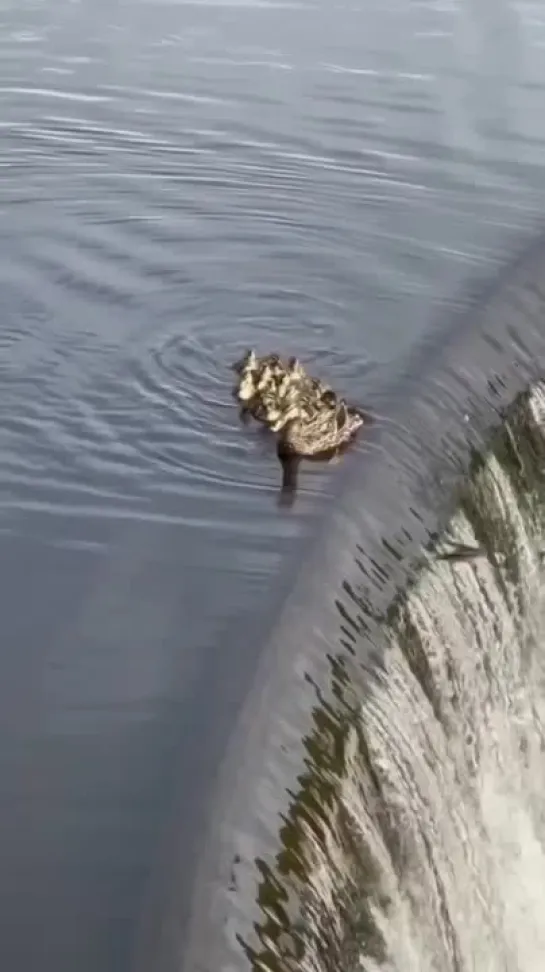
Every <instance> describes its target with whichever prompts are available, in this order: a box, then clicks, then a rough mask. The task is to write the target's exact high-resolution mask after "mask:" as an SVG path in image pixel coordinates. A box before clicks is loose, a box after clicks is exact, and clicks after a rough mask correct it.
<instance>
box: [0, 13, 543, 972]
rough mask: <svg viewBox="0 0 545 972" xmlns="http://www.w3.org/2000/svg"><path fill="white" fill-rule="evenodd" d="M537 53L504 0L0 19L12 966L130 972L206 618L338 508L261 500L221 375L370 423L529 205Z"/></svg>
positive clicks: (194, 703)
mask: <svg viewBox="0 0 545 972" xmlns="http://www.w3.org/2000/svg"><path fill="white" fill-rule="evenodd" d="M544 43H545V19H544V18H543V14H542V10H541V4H539V3H530V2H526V3H519V4H515V3H513V4H511V5H507V4H506V3H505V2H503V0H501V2H500V0H494V2H492V0H468V2H460V3H454V2H453V3H447V2H445V3H438V2H437V3H435V2H432V0H429V2H419V3H416V2H415V3H410V4H408V3H406V2H393V0H387V2H385V3H383V2H380V3H379V2H378V0H367V2H365V0H356V2H354V3H351V4H343V3H341V2H338V0H318V2H315V3H312V2H309V0H300V2H294V3H290V2H289V0H285V2H273V0H256V2H255V3H249V2H248V3H245V2H243V0H241V2H238V3H237V2H234V3H229V2H217V3H214V2H211V0H209V2H205V0H203V2H200V3H176V2H164V3H161V2H149V0H128V2H122V0H118V2H110V0H81V2H72V0H46V2H42V3H38V2H25V0H17V2H13V3H12V4H10V3H7V2H3V3H2V4H1V5H0V286H1V291H2V301H1V308H2V312H1V327H0V383H1V391H2V406H3V407H2V410H1V414H0V453H1V456H2V464H1V467H0V532H1V544H2V555H1V560H0V563H1V565H2V587H1V590H2V620H3V639H2V650H1V652H0V726H1V736H0V852H1V855H0V856H1V857H2V861H3V866H2V868H0V895H1V899H2V908H1V909H0V914H1V918H0V932H1V934H0V966H2V967H8V965H9V967H11V968H17V969H18V970H21V972H27V970H28V972H30V970H32V972H33V970H34V969H36V968H38V967H39V968H43V965H42V956H43V954H45V951H47V954H48V955H49V957H50V962H51V967H52V968H55V970H56V972H64V970H70V972H73V970H74V969H75V968H77V969H78V970H79V972H86V970H89V972H91V970H92V972H96V969H98V968H100V969H101V972H108V970H109V969H112V970H113V969H115V970H116V972H118V970H119V969H122V968H126V967H127V964H128V961H129V959H128V955H129V951H130V948H131V941H132V937H133V933H134V928H135V926H136V923H137V918H138V914H139V910H140V907H141V904H142V900H143V895H144V889H145V887H146V883H147V879H148V873H149V868H150V864H151V861H152V859H153V857H154V853H155V849H156V842H157V840H158V834H159V832H160V830H161V827H162V824H163V822H164V817H165V815H166V813H167V809H166V808H167V807H169V806H170V805H171V804H170V801H171V796H172V792H171V791H172V787H173V784H172V783H171V780H172V779H173V777H174V769H173V768H174V767H176V770H177V772H180V770H181V771H182V776H183V774H184V773H185V774H186V776H185V777H184V778H185V779H192V778H193V777H195V776H196V775H198V773H199V772H201V771H202V772H204V770H203V769H202V767H203V765H204V763H203V760H204V756H203V752H204V750H205V749H206V746H205V737H206V730H207V720H209V718H210V717H209V712H210V707H209V706H207V700H208V699H209V693H210V685H211V682H213V680H214V677H215V676H214V673H215V672H216V671H217V669H218V662H219V661H220V660H221V663H222V666H223V667H222V672H225V673H227V674H226V678H225V685H227V684H228V683H229V678H230V679H231V680H232V682H233V683H236V682H237V680H238V679H240V678H241V676H242V674H243V673H246V671H247V668H248V665H249V663H250V662H251V660H252V655H251V646H248V645H246V644H244V643H242V642H243V639H242V642H241V645H240V648H238V649H237V650H236V651H235V653H234V654H233V657H232V658H229V659H228V662H229V664H227V662H226V660H225V658H224V657H223V655H222V645H223V642H222V634H223V632H224V631H225V629H226V626H228V625H230V624H233V623H239V624H240V625H242V626H243V625H244V624H245V619H246V618H247V617H248V616H249V615H250V614H254V613H255V612H257V611H259V610H261V607H262V605H263V604H264V603H265V600H266V597H265V595H266V591H267V588H268V587H269V586H270V585H271V584H272V583H273V578H275V577H276V576H277V574H278V571H279V568H280V566H281V564H282V563H284V558H285V557H287V555H288V553H289V552H291V551H292V550H294V548H296V546H297V542H298V541H299V539H300V538H301V536H302V534H303V533H304V532H305V530H307V529H308V525H309V521H310V518H311V516H312V515H314V514H315V513H316V511H317V510H318V509H319V508H320V507H321V506H322V505H324V504H325V503H326V502H327V497H328V495H329V494H330V492H331V476H332V475H334V473H333V471H326V470H323V469H322V468H320V467H314V468H312V469H308V470H305V473H304V476H303V477H302V480H301V487H302V488H301V496H300V498H299V502H298V505H297V506H296V508H295V509H294V510H293V511H292V513H291V514H289V515H288V514H286V513H285V511H280V510H279V509H278V508H277V505H276V493H277V488H278V479H279V471H278V468H277V464H276V461H275V459H274V457H273V454H272V450H271V446H270V442H269V441H268V440H267V439H266V437H264V436H262V435H260V434H259V433H258V432H257V431H256V430H253V429H244V430H241V428H240V427H239V425H238V423H237V418H236V413H235V410H234V408H233V405H232V402H231V399H230V380H231V374H230V372H229V371H228V368H227V364H228V362H229V361H230V360H231V359H232V358H233V357H235V356H236V355H237V354H238V353H239V352H240V351H241V350H242V348H244V347H246V346H247V345H249V344H256V345H258V346H259V347H261V348H268V347H275V346H278V347H281V348H282V349H285V350H286V351H288V352H294V351H297V352H298V353H300V354H301V355H302V356H303V358H304V359H305V360H306V361H308V362H309V363H310V364H311V365H312V366H313V369H314V370H315V371H317V372H318V373H320V374H323V376H324V377H325V378H327V379H330V380H331V381H332V382H333V383H335V384H336V385H338V386H339V387H340V388H342V389H343V390H345V391H346V392H347V393H349V394H350V395H351V396H352V397H354V398H356V399H358V400H361V401H366V400H367V398H368V397H369V396H370V395H371V386H372V387H373V389H374V391H373V395H374V396H375V401H376V404H377V406H378V407H379V406H380V391H379V392H377V391H376V389H377V388H380V382H381V376H382V372H383V370H384V368H385V367H386V366H387V365H388V364H389V363H390V362H391V361H392V360H393V359H394V358H396V357H397V356H398V355H399V354H401V352H402V351H404V350H405V349H407V348H409V347H410V346H411V345H412V344H413V343H414V341H415V339H416V338H417V336H419V335H421V334H423V333H425V332H426V331H427V330H429V329H430V328H432V327H433V326H434V325H435V323H436V322H437V320H438V311H439V308H440V307H441V306H442V304H443V303H444V302H445V300H449V301H451V302H453V301H458V300H462V299H463V292H464V288H465V285H466V282H467V280H468V279H469V278H470V277H472V276H474V275H475V274H477V275H481V274H484V273H486V272H488V269H489V268H490V266H491V265H492V264H493V263H494V262H497V261H498V260H499V259H500V258H503V256H504V255H505V253H506V252H508V251H509V250H510V248H511V247H512V245H513V241H514V239H515V238H516V239H517V240H518V238H519V237H520V236H521V235H525V234H526V233H528V232H529V231H530V229H531V228H532V227H533V224H534V222H535V221H536V220H537V219H538V217H539V213H540V211H541V209H542V199H543V195H542V190H543V183H544V178H543V162H544V161H545V153H544V147H545V138H544V131H543V122H542V118H543V111H542V105H543V94H544V88H545V59H544V58H543V46H544ZM225 685H224V684H223V683H222V688H223V687H225ZM225 690H226V691H227V688H225ZM218 697H221V693H218ZM186 823H187V827H188V828H191V826H192V823H193V822H192V821H191V820H188V821H187V822H186Z"/></svg>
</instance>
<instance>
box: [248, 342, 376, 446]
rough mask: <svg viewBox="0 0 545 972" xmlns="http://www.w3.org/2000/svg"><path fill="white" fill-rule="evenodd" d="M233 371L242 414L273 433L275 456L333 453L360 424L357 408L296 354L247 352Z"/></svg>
mask: <svg viewBox="0 0 545 972" xmlns="http://www.w3.org/2000/svg"><path fill="white" fill-rule="evenodd" d="M233 369H234V370H235V371H236V373H237V375H238V379H237V383H236V387H235V396H236V397H237V398H238V400H239V402H240V403H241V406H242V413H243V414H246V415H251V416H253V418H255V419H257V420H258V421H260V422H263V423H264V424H265V425H267V426H268V427H269V428H270V429H271V430H272V431H273V432H275V433H276V434H277V437H278V439H277V441H278V455H279V456H280V458H287V457H290V456H291V457H303V456H307V457H310V456H321V455H325V454H328V453H335V452H336V451H337V450H339V449H341V448H342V446H344V445H346V444H347V443H348V442H349V441H350V440H351V439H352V438H353V437H354V435H355V433H356V432H357V430H358V429H359V428H360V427H361V426H362V425H363V424H364V421H365V417H364V414H363V413H362V412H361V411H359V410H358V409H356V408H354V407H352V406H350V405H347V403H346V402H345V400H344V399H343V398H339V397H338V396H337V395H336V393H335V392H334V391H333V389H332V388H330V387H329V385H326V384H324V383H323V382H322V381H320V380H319V379H317V378H312V377H311V376H310V375H308V374H307V372H306V371H305V369H304V367H303V366H302V365H301V364H300V362H299V361H298V360H297V358H290V359H289V360H287V361H283V360H282V359H281V358H280V356H279V355H277V354H267V355H264V356H262V357H258V355H256V353H255V351H253V350H251V351H248V352H247V353H246V354H245V355H244V357H243V358H242V360H241V361H238V362H237V363H236V364H235V365H233Z"/></svg>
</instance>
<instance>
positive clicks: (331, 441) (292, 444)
mask: <svg viewBox="0 0 545 972" xmlns="http://www.w3.org/2000/svg"><path fill="white" fill-rule="evenodd" d="M364 423H365V417H364V415H363V413H362V412H360V411H359V410H358V409H356V408H354V407H352V406H349V405H347V403H346V402H345V401H344V399H340V400H337V399H335V400H330V401H329V403H328V404H324V405H322V406H321V407H320V406H317V405H315V406H314V408H313V409H310V410H306V411H305V410H304V409H303V408H301V407H300V406H299V404H297V403H294V404H293V405H292V406H291V407H289V408H287V409H285V410H284V411H283V412H281V413H280V414H279V415H278V417H277V418H275V420H274V421H273V422H272V424H271V429H272V431H273V432H275V433H277V435H278V439H277V451H278V455H279V457H280V458H281V459H282V458H287V457H290V456H299V457H301V458H303V457H316V456H322V455H324V456H325V455H327V454H333V453H335V452H338V451H339V450H340V449H342V447H343V446H345V445H347V444H348V443H349V442H350V441H351V440H352V439H353V438H354V436H355V435H356V433H357V431H358V429H360V428H361V426H362V425H363V424H364Z"/></svg>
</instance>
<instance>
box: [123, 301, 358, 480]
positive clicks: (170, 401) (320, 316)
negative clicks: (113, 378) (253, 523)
mask: <svg viewBox="0 0 545 972" xmlns="http://www.w3.org/2000/svg"><path fill="white" fill-rule="evenodd" d="M243 298H244V304H245V307H244V311H243V312H242V313H238V314H237V313H236V309H235V308H229V309H228V307H227V306H225V314H223V313H220V309H221V308H222V301H221V299H218V297H217V296H216V297H215V298H214V299H213V300H212V299H211V300H210V302H209V303H208V302H205V301H200V302H197V303H196V304H195V306H193V307H192V308H191V309H190V310H189V309H188V308H186V309H185V312H184V316H183V318H180V317H179V316H178V317H176V318H175V317H174V315H172V316H171V315H169V318H170V319H169V321H168V323H164V324H163V325H162V326H159V327H157V328H149V329H148V330H147V331H146V332H145V333H144V334H143V335H142V336H141V340H140V341H139V342H138V344H137V345H136V346H135V348H134V350H133V358H132V362H131V364H130V373H131V374H130V378H131V380H132V381H133V382H134V390H135V391H136V392H137V394H138V397H139V399H140V408H141V409H142V410H143V411H142V415H141V421H140V422H139V426H140V434H141V439H140V443H139V445H140V448H141V449H142V450H144V452H145V453H146V454H147V455H148V456H149V457H150V458H151V457H153V460H154V461H155V462H157V463H159V464H160V466H161V467H162V468H163V471H164V470H165V469H166V468H168V467H170V469H171V470H172V471H173V470H174V468H175V467H176V468H177V469H178V470H183V472H184V476H185V477H186V478H188V479H189V480H192V481H193V485H195V480H199V481H200V482H202V483H207V484H209V485H211V484H215V485H216V486H218V487H229V488H230V489H235V488H239V487H240V486H241V485H246V486H247V487H248V488H257V489H263V488H266V489H269V488H271V486H272V482H271V470H272V469H274V473H273V475H274V479H275V488H276V485H277V481H278V469H277V466H276V459H275V458H274V466H271V463H270V462H263V458H264V457H266V456H269V459H271V458H272V457H274V456H275V450H274V445H273V442H272V439H271V436H270V434H268V433H267V430H265V429H263V428H262V427H261V426H258V425H257V424H255V423H251V424H249V425H248V426H243V425H241V423H240V421H239V418H238V414H237V407H236V403H235V401H234V399H233V396H232V388H233V380H234V376H233V372H232V370H231V364H232V363H233V362H234V361H235V360H237V358H239V357H240V356H241V355H242V354H243V353H244V351H245V350H246V349H247V348H248V347H256V348H257V349H258V350H259V351H261V352H265V351H270V350H278V351H279V352H280V353H283V354H286V355H289V354H298V355H299V356H300V357H301V358H302V359H303V360H304V361H305V363H306V364H307V365H308V366H309V368H311V369H312V370H313V371H314V372H315V373H317V374H320V375H321V376H323V377H325V378H327V379H328V380H330V381H331V382H332V383H335V384H336V385H337V386H338V387H339V388H340V389H341V390H343V391H346V392H347V393H348V392H349V391H350V390H351V389H350V385H352V386H354V381H353V379H354V376H355V375H359V376H360V377H361V373H362V364H361V361H359V362H355V361H354V358H353V357H351V356H350V355H349V354H348V353H347V352H346V351H344V352H343V351H341V350H340V349H338V348H337V347H336V346H335V342H334V340H333V338H334V336H335V331H336V330H338V328H337V327H336V321H335V318H334V316H333V315H332V314H331V308H324V307H320V308H318V310H319V312H318V313H317V314H316V316H314V317H313V318H312V321H311V322H310V323H309V305H310V306H311V305H312V301H309V298H308V297H307V296H306V295H302V294H290V293H282V294H280V293H279V294H274V295H266V296H265V295H253V294H248V293H246V294H244V295H243ZM229 300H230V301H231V302H232V300H233V298H232V295H229V298H226V303H227V305H228V303H229ZM252 305H254V306H252ZM305 305H306V307H305V313H302V312H301V311H302V307H303V306H305ZM337 337H339V336H338V335H337ZM350 378H352V381H351V380H350ZM352 391H353V388H352ZM144 412H145V414H144ZM133 418H134V416H133ZM252 459H255V460H256V461H255V462H253V461H252Z"/></svg>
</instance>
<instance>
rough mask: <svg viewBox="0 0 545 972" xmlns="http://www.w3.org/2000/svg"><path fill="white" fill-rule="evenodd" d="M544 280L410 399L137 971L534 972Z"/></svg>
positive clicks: (240, 720)
mask: <svg viewBox="0 0 545 972" xmlns="http://www.w3.org/2000/svg"><path fill="white" fill-rule="evenodd" d="M544 280H545V248H544V244H543V241H540V243H539V245H538V246H536V247H534V248H533V249H532V250H531V251H530V252H527V253H526V254H525V255H524V257H523V259H521V260H520V261H519V262H518V263H517V264H516V265H514V267H513V268H512V269H511V270H510V271H509V272H507V273H506V274H505V275H503V276H500V278H499V279H498V281H496V283H495V284H494V286H493V287H491V288H490V289H489V291H488V292H487V294H486V295H485V298H484V299H482V300H481V301H479V302H476V303H474V305H473V307H472V309H471V310H470V311H469V312H468V313H467V314H466V316H465V317H464V319H463V321H460V320H458V321H457V322H456V326H455V328H453V329H452V330H451V331H449V332H448V334H447V335H446V336H445V333H443V335H442V338H441V339H440V340H435V341H434V346H433V347H429V346H428V347H425V348H424V349H423V350H422V349H421V350H420V355H421V358H420V366H419V367H415V359H414V358H413V360H412V362H411V365H410V368H409V371H408V375H407V376H406V378H405V379H404V380H403V381H402V382H401V384H400V383H399V382H396V385H395V388H396V389H397V391H396V390H394V391H393V393H392V396H391V404H390V409H389V414H387V415H385V416H384V420H383V421H382V422H381V423H377V424H376V426H375V427H374V428H373V429H372V430H371V432H370V433H369V443H368V450H367V452H366V453H365V454H364V455H363V456H362V458H361V463H360V464H359V466H358V468H357V469H355V470H353V471H352V472H351V473H350V474H349V475H347V476H346V478H345V481H344V484H343V489H342V493H341V495H339V496H338V497H337V503H336V506H335V509H334V511H333V512H332V516H331V522H330V523H329V524H328V525H327V527H326V529H325V530H324V532H323V533H322V535H321V536H320V537H319V539H318V541H316V546H315V548H314V550H313V552H312V554H311V555H310V556H309V558H308V560H307V562H306V563H305V565H304V567H303V569H302V570H301V572H300V574H299V576H298V578H297V583H295V584H294V585H293V590H292V591H291V593H290V595H289V596H288V597H287V599H286V602H285V604H284V607H283V610H282V612H281V613H280V617H279V619H278V620H277V621H276V622H275V624H274V625H273V629H272V632H271V634H270V635H269V636H268V638H267V639H266V640H265V643H264V647H263V650H261V649H260V660H259V672H258V675H257V677H256V679H255V682H254V685H253V687H252V690H251V692H250V693H249V695H248V697H247V698H246V700H245V702H244V705H243V707H242V709H241V710H240V712H238V713H237V715H236V723H237V725H236V729H235V731H234V732H233V733H232V735H231V738H230V742H229V747H228V750H227V751H226V750H225V744H224V742H222V746H221V752H222V754H223V755H222V757H221V759H222V767H221V771H220V773H219V778H218V783H217V788H216V790H215V792H214V795H213V796H212V797H211V799H210V802H209V804H208V807H207V808H206V809H205V811H204V812H203V819H204V820H205V821H206V826H205V832H204V836H203V838H202V843H200V844H199V847H200V851H199V860H198V864H197V867H196V871H195V873H189V872H188V871H185V872H184V873H180V872H179V871H177V854H176V852H175V851H174V852H172V854H171V857H170V859H169V865H168V867H165V865H164V862H163V865H162V866H163V867H165V871H166V872H168V875H169V877H168V892H165V890H164V888H165V883H164V876H165V874H164V873H163V875H162V878H161V879H160V880H159V879H158V881H157V886H156V892H155V900H154V902H153V907H152V908H150V913H149V914H148V916H147V924H146V925H145V930H144V932H143V935H142V938H141V941H140V943H139V944H140V951H139V955H138V962H137V965H138V968H142V969H144V968H154V969H155V970H161V972H162V970H171V969H191V970H199V972H204V970H213V969H237V968H240V969H243V968H249V969H254V970H256V972H257V970H271V972H284V970H286V972H288V970H293V972H295V970H296V969H297V970H299V969H302V970H316V972H338V970H339V969H342V970H343V972H349V970H352V969H354V970H355V969H358V968H359V969H365V970H370V972H371V970H372V972H375V970H378V969H388V970H392V972H394V970H395V972H398V970H402V969H403V970H407V969H408V970H414V972H417V970H419V972H420V970H436V969H437V970H439V969H441V970H453V972H465V970H470V969H474V968H484V967H486V968H490V969H510V970H515V969H520V970H521V972H528V970H534V969H536V968H538V967H539V963H540V960H541V959H540V956H541V955H542V954H543V950H544V948H545V932H544V930H543V924H542V920H541V913H542V903H541V902H542V889H543V886H545V803H544V799H543V793H544V792H545V769H544V766H543V750H544V747H545V693H544V690H543V685H544V684H545V681H544V679H545V663H544V661H543V659H542V651H541V635H540V632H541V630H542V623H543V616H544V608H545V605H544V603H543V551H544V548H545V384H544V383H543V382H542V380H541V378H542V376H543V373H544V372H543V368H544V364H545V323H544V312H545V285H544V283H543V281H544ZM416 364H418V362H416ZM423 374H425V375H426V378H425V380H422V375H423ZM415 376H418V381H419V382H421V385H420V387H417V384H416V379H415ZM247 636H248V637H249V636H250V635H249V633H247ZM255 637H256V645H257V647H259V639H258V636H257V635H256V636H255ZM261 640H263V639H261ZM185 796H186V798H187V793H186V795H185ZM187 838H188V835H186V836H185V837H181V836H180V834H179V833H178V834H177V835H176V837H175V840H174V838H173V835H172V833H171V834H170V836H169V840H171V841H172V843H171V844H169V846H170V849H171V851H172V848H173V847H174V846H175V843H178V844H179V843H180V842H182V843H183V842H184V841H185V840H187ZM161 882H163V883H162V884H161ZM160 887H162V890H160ZM150 915H151V916H152V917H150ZM483 963H484V964H483Z"/></svg>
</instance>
